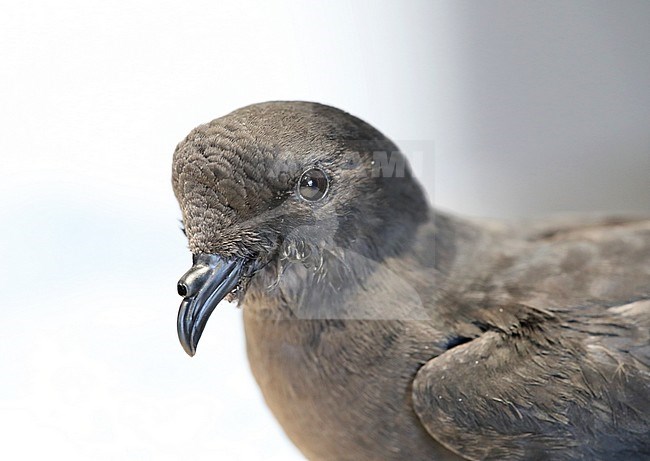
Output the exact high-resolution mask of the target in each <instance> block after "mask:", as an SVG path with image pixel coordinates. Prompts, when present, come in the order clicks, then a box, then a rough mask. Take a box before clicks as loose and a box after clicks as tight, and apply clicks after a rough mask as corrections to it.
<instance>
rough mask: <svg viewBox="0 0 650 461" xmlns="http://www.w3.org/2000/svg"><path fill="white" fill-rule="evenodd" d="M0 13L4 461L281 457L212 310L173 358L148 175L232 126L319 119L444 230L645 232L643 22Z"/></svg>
mask: <svg viewBox="0 0 650 461" xmlns="http://www.w3.org/2000/svg"><path fill="white" fill-rule="evenodd" d="M2 10H3V11H2V15H1V16H0V38H1V40H0V56H1V60H2V65H1V66H0V101H2V109H0V122H1V123H0V130H1V134H2V135H1V136H0V155H1V156H2V157H1V159H2V163H1V165H0V192H1V193H0V211H1V216H2V225H1V226H0V261H1V265H0V270H1V271H2V273H1V277H0V289H1V290H2V293H3V300H4V302H3V305H2V309H1V310H0V325H1V326H0V328H1V330H2V331H1V334H0V351H1V353H0V370H1V373H2V379H0V433H2V438H1V440H2V443H0V457H2V458H4V459H9V458H8V457H9V456H11V459H40V458H45V457H47V458H49V459H52V458H53V459H63V458H64V459H67V460H76V459H96V460H108V459H137V460H146V459H155V460H167V459H169V460H172V459H174V460H176V459H192V460H197V461H198V460H208V459H223V460H253V459H255V460H260V459H262V460H293V459H295V460H298V459H301V456H300V454H299V453H298V451H297V450H296V449H295V448H293V446H292V445H291V444H290V442H289V441H288V440H287V439H286V437H285V436H284V434H283V433H282V431H281V429H280V428H279V426H278V425H277V424H276V423H275V421H274V419H273V417H272V416H271V414H270V413H269V411H268V410H267V409H266V407H265V405H264V403H263V401H262V398H261V395H260V393H259V391H258V389H257V387H256V385H255V383H254V381H253V378H252V376H251V374H250V372H249V370H248V364H247V362H246V358H245V351H244V340H243V331H242V325H241V318H240V317H241V312H240V311H239V310H237V309H236V308H234V307H232V306H227V305H225V306H222V308H221V309H220V310H218V311H217V312H215V314H214V315H213V316H212V319H211V321H210V323H209V324H208V327H207V329H206V332H205V334H204V335H203V339H202V341H201V346H200V349H199V352H198V354H197V356H196V357H194V358H193V359H190V358H189V357H187V356H186V355H185V353H184V352H183V350H182V349H181V347H180V345H179V343H178V340H177V338H176V325H175V324H176V311H177V307H178V304H179V302H180V299H179V297H178V296H177V294H176V288H175V285H176V281H177V279H178V278H179V277H180V275H182V274H183V273H184V272H185V270H186V269H188V268H189V266H190V255H189V253H188V251H187V248H186V243H185V240H184V238H183V236H182V234H181V232H180V230H179V222H178V220H179V218H180V212H179V210H178V209H177V205H176V202H175V199H174V197H173V194H172V190H171V186H170V166H171V155H172V152H173V150H174V147H175V146H176V144H177V143H178V142H179V141H180V140H181V139H182V138H183V137H184V136H185V135H186V134H187V132H188V131H189V130H190V129H191V128H193V127H194V126H195V125H198V124H199V123H204V122H207V121H209V120H211V119H213V118H216V117H218V116H221V115H224V114H225V113H227V112H229V111H231V110H233V109H236V108H238V107H240V106H243V105H246V104H250V103H254V102H260V101H265V100H274V99H304V100H313V101H319V102H323V103H327V104H331V105H334V106H338V107H340V108H343V109H345V110H347V111H349V112H351V113H353V114H355V115H357V116H359V117H361V118H363V119H365V120H367V121H368V122H370V123H372V124H373V125H375V126H376V127H377V128H379V129H380V130H381V131H383V132H384V133H385V134H387V135H388V136H390V137H391V138H392V139H394V140H395V141H396V142H397V143H398V144H400V145H403V146H404V149H405V150H406V151H407V152H406V153H407V154H408V155H411V156H412V157H413V159H414V162H415V163H416V165H417V168H416V170H417V171H416V173H417V175H418V176H419V177H420V179H421V182H422V184H423V185H424V186H425V187H426V189H427V191H428V193H429V195H430V197H431V199H432V201H433V202H434V203H435V204H436V205H437V206H439V207H441V208H444V209H447V210H453V211H455V212H457V213H461V214H470V215H483V216H494V217H510V216H528V215H534V214H543V213H552V212H566V211H595V210H599V211H609V212H621V211H637V212H646V213H647V212H650V179H649V174H650V129H649V128H650V126H649V121H650V86H649V85H648V83H649V82H648V78H649V76H650V28H649V27H648V24H650V2H648V1H646V0H639V1H631V0H624V1H619V2H610V1H597V0H587V1H543V2H542V1H531V2H521V1H487V2H467V1H456V0H454V1H433V0H423V1H418V0H406V1H397V0H395V1H376V0H373V1H358V0H342V1H330V2H321V3H316V2H311V1H291V2H288V1H287V2H283V1H266V2H261V1H260V2H250V1H248V2H247V1H220V2H212V1H192V2H180V1H178V2H171V1H160V0H158V1H155V2H154V1H143V0H138V1H133V2H128V3H127V2H119V3H118V2H88V1H68V0H65V1H58V2H46V1H40V2H38V1H24V2H5V4H4V6H3V9H2ZM408 146H420V147H422V146H429V147H427V148H426V149H424V150H422V149H419V148H417V149H416V148H413V149H411V148H410V147H408ZM431 146H434V147H433V148H432V147H431ZM418 149H419V150H418ZM416 151H417V152H416ZM314 424H319V422H318V421H314Z"/></svg>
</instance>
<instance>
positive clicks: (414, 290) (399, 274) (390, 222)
mask: <svg viewBox="0 0 650 461" xmlns="http://www.w3.org/2000/svg"><path fill="white" fill-rule="evenodd" d="M172 186H173V190H174V193H175V196H176V198H177V200H178V203H179V206H180V210H181V213H182V223H183V227H184V232H185V234H186V236H187V240H188V246H189V250H190V251H191V253H192V258H193V264H192V267H191V269H190V270H188V271H187V272H186V273H185V274H184V275H183V276H182V277H181V279H180V280H179V281H178V284H177V289H178V293H179V295H180V296H181V297H182V298H183V299H182V302H181V305H180V309H179V312H178V318H177V330H178V336H179V339H180V342H181V344H182V346H183V348H184V350H185V351H186V352H187V353H188V354H189V355H190V356H192V355H194V354H195V353H196V348H197V345H198V342H199V339H200V337H201V334H202V333H203V331H204V328H205V325H206V322H207V320H208V318H209V317H210V315H211V314H212V313H213V311H214V310H215V308H216V306H217V305H218V304H219V303H220V302H221V301H222V300H224V299H225V300H227V301H231V302H234V303H237V304H238V305H239V306H240V307H241V309H242V315H243V319H244V330H245V336H246V350H247V356H248V361H249V364H250V367H251V370H252V374H253V376H254V378H255V380H256V381H257V383H258V385H259V387H260V389H261V392H262V394H263V397H264V399H265V401H266V404H267V405H268V407H269V408H270V409H271V411H272V413H273V414H274V416H275V418H276V419H277V421H278V422H279V424H280V425H281V426H282V428H283V429H284V431H285V433H286V434H287V436H288V437H289V439H290V440H291V441H292V442H293V443H294V444H295V445H296V446H297V447H298V448H299V450H300V451H301V452H302V454H303V455H304V456H305V457H306V458H307V459H310V460H344V461H345V460H354V461H366V460H367V461H370V460H415V461H418V460H484V459H489V460H531V459H535V460H538V459H553V460H569V459H571V460H574V459H582V460H592V459H597V460H617V459H621V460H632V459H650V217H648V216H644V215H588V216H583V215H578V216H565V215H562V216H551V217H548V218H534V219H533V218H522V219H514V220H495V219H486V218H475V217H461V216H457V215H455V214H453V213H451V212H447V211H440V210H436V209H434V208H432V207H431V206H430V205H429V202H428V200H427V198H426V195H425V193H424V191H423V188H422V187H421V185H420V183H419V182H418V180H417V179H416V178H415V175H414V173H413V171H412V170H411V167H410V166H409V164H408V161H407V158H406V156H405V155H404V153H403V152H402V151H400V149H399V148H398V147H397V146H396V144H395V143H393V142H392V141H391V140H390V139H389V138H387V137H386V136H384V135H383V134H382V133H381V132H380V131H378V130H377V129H375V128H374V127H372V126H371V125H370V124H368V123H366V122H364V121H363V120H361V119H359V118H357V117H355V116H353V115H351V114H349V113H347V112H344V111H342V110H340V109H337V108H334V107H331V106H327V105H323V104H319V103H315V102H304V101H271V102H265V103H258V104H253V105H250V106H246V107H243V108H241V109H238V110H235V111H234V112H231V113H229V114H227V115H225V116H223V117H221V118H217V119H215V120H213V121H211V122H209V123H207V124H203V125H200V126H198V127H196V128H195V129H193V130H192V131H191V132H190V133H189V135H188V136H187V137H186V138H185V139H184V140H183V141H182V142H180V143H179V144H178V146H177V147H176V149H175V151H174V154H173V163H172Z"/></svg>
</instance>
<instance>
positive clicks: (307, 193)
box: [298, 168, 329, 202]
mask: <svg viewBox="0 0 650 461" xmlns="http://www.w3.org/2000/svg"><path fill="white" fill-rule="evenodd" d="M328 187H329V181H328V180H327V175H325V173H324V172H323V171H322V170H319V169H317V168H312V169H310V170H307V171H305V172H304V173H303V174H302V176H301V177H300V182H299V183H298V195H300V197H302V198H303V199H305V200H308V201H310V202H315V201H317V200H320V199H322V198H323V197H325V194H327V190H328Z"/></svg>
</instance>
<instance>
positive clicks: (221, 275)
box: [178, 253, 244, 356]
mask: <svg viewBox="0 0 650 461" xmlns="http://www.w3.org/2000/svg"><path fill="white" fill-rule="evenodd" d="M243 266H244V261H243V260H241V259H234V260H230V261H227V260H225V259H223V258H221V257H220V256H217V255H213V254H203V253H202V254H197V255H194V265H193V266H192V268H191V269H190V270H188V271H187V272H186V273H185V275H183V276H182V277H181V279H180V280H179V281H178V294H179V295H181V296H183V302H182V303H181V307H180V309H179V310H178V339H179V340H180V341H181V345H182V346H183V349H185V352H187V353H188V354H189V355H190V356H193V355H194V354H195V353H196V346H197V344H198V343H199V339H201V334H202V333H203V329H204V328H205V325H206V323H207V322H208V318H209V317H210V314H212V311H213V310H214V308H215V307H217V304H219V302H220V301H221V300H222V299H223V298H224V297H226V295H227V294H228V293H230V292H231V291H232V290H233V289H234V288H235V287H236V286H237V283H238V282H239V279H240V277H241V275H242V269H243Z"/></svg>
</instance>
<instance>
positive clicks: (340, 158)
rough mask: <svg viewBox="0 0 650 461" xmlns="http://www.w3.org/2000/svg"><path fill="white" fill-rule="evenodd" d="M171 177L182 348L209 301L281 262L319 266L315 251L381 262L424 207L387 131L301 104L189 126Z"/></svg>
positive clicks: (237, 290)
mask: <svg viewBox="0 0 650 461" xmlns="http://www.w3.org/2000/svg"><path fill="white" fill-rule="evenodd" d="M172 184H173V188H174V193H175V195H176V198H177V200H178V203H179V205H180V208H181V212H182V216H183V224H184V229H185V233H186V235H187V238H188V242H189V249H190V251H191V252H192V254H193V266H192V268H191V269H190V270H189V271H188V272H187V273H186V274H185V275H184V276H183V277H182V278H181V279H180V281H179V282H178V292H179V294H180V295H181V296H183V298H184V299H183V301H182V304H181V307H180V310H179V316H178V333H179V338H180V340H181V344H182V345H183V347H184V349H185V351H186V352H187V353H188V354H190V355H194V353H195V351H196V346H197V344H198V341H199V338H200V336H201V334H202V332H203V329H204V328H205V325H206V322H207V320H208V317H209V316H210V314H211V313H212V311H213V310H214V308H215V307H216V305H217V304H218V303H219V302H220V301H221V300H222V299H224V298H227V299H230V300H242V299H243V298H244V296H245V295H246V292H247V291H248V288H249V286H255V284H254V283H253V282H254V281H255V280H256V278H260V279H261V278H262V277H263V275H262V274H266V275H267V276H268V274H269V273H271V272H272V273H274V274H275V276H277V275H278V273H279V272H281V271H282V269H279V267H280V266H281V265H280V264H279V263H280V262H281V261H284V262H289V263H291V264H295V265H297V266H298V267H302V268H310V269H311V270H312V271H311V273H317V272H318V271H319V269H320V268H321V267H322V263H323V254H324V252H330V253H339V254H340V253H342V252H343V253H344V252H346V251H353V252H355V253H356V254H361V255H364V257H366V258H370V259H373V260H381V258H383V257H386V256H387V255H391V254H394V253H395V252H398V251H399V248H400V246H401V245H404V244H405V241H406V239H408V235H405V232H404V229H408V228H410V227H414V226H408V224H409V223H410V222H416V223H417V222H420V221H422V220H424V219H425V217H426V214H427V204H426V200H425V198H424V195H423V194H422V191H421V189H420V187H419V186H418V184H417V183H416V181H415V180H414V179H413V178H412V176H411V173H410V170H409V167H408V165H407V161H406V159H405V157H404V156H403V155H402V154H401V153H400V151H399V150H398V149H397V147H396V146H395V145H394V144H393V143H392V142H391V141H390V140H389V139H387V138H386V137H385V136H384V135H382V134H381V133H380V132H379V131H377V130H376V129H374V128H373V127H372V126H370V125H369V124H367V123H365V122H363V121H362V120H360V119H358V118H356V117H354V116H352V115H350V114H347V113H345V112H343V111H341V110H338V109H335V108H333V107H329V106H324V105H321V104H316V103H308V102H269V103H262V104H255V105H252V106H248V107H244V108H242V109H239V110H237V111H235V112H232V113H230V114H228V115H226V116H224V117H221V118H218V119H216V120H213V121H212V122H210V123H207V124H205V125H200V126H198V127H197V128H195V129H194V130H192V131H191V132H190V134H189V135H188V136H187V137H186V138H185V139H184V140H183V141H182V142H181V143H180V144H179V145H178V146H177V148H176V151H175V152H174V159H173V171H172Z"/></svg>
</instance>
